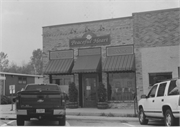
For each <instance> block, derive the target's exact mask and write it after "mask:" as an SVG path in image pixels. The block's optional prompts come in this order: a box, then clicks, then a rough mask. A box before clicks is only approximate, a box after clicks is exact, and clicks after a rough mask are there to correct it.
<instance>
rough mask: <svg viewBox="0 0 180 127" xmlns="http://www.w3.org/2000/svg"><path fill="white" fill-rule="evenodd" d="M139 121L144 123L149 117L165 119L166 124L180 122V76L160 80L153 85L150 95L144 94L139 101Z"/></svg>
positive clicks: (171, 124)
mask: <svg viewBox="0 0 180 127" xmlns="http://www.w3.org/2000/svg"><path fill="white" fill-rule="evenodd" d="M138 110H139V122H140V124H142V125H145V124H147V123H148V121H149V119H152V118H155V119H156V118H157V119H163V120H164V123H165V125H166V126H174V125H176V126H178V125H179V123H180V78H176V79H171V80H167V81H163V82H159V83H156V84H154V85H153V87H152V88H151V90H150V91H149V93H148V95H147V96H146V95H142V96H141V99H140V100H139V102H138Z"/></svg>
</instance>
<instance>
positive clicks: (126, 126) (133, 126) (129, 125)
mask: <svg viewBox="0 0 180 127" xmlns="http://www.w3.org/2000/svg"><path fill="white" fill-rule="evenodd" d="M0 125H1V126H17V125H16V120H1V121H0ZM25 126H59V125H58V122H56V121H36V120H34V121H26V122H25ZM66 126H120V127H155V126H163V121H155V122H154V121H153V122H152V121H150V122H149V124H148V125H140V124H139V122H126V121H117V120H116V121H114V120H112V121H109V120H108V121H105V120H88V119H87V120H67V121H66Z"/></svg>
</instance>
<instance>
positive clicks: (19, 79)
mask: <svg viewBox="0 0 180 127" xmlns="http://www.w3.org/2000/svg"><path fill="white" fill-rule="evenodd" d="M18 83H19V84H27V78H26V77H19V78H18Z"/></svg>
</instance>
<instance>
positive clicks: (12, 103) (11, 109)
mask: <svg viewBox="0 0 180 127" xmlns="http://www.w3.org/2000/svg"><path fill="white" fill-rule="evenodd" d="M11 104H12V105H11V111H13V90H12V89H11Z"/></svg>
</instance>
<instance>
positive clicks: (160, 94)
mask: <svg viewBox="0 0 180 127" xmlns="http://www.w3.org/2000/svg"><path fill="white" fill-rule="evenodd" d="M166 84H167V83H161V84H160V85H159V89H158V93H157V97H161V96H164V91H165V88H166Z"/></svg>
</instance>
